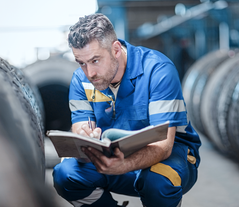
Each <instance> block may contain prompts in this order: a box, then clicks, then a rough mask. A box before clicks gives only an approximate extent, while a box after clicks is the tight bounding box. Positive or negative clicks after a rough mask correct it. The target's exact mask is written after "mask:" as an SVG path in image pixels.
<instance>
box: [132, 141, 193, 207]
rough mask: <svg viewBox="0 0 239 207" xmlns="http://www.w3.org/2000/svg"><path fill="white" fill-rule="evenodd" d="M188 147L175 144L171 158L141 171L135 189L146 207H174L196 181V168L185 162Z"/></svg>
mask: <svg viewBox="0 0 239 207" xmlns="http://www.w3.org/2000/svg"><path fill="white" fill-rule="evenodd" d="M187 154H188V147H187V146H185V145H183V144H179V143H175V144H174V147H173V151H172V154H171V156H170V157H169V158H168V159H167V160H164V161H163V162H161V163H158V164H155V165H153V166H151V167H150V168H147V169H145V170H142V171H141V172H140V173H139V174H138V176H137V179H136V182H135V188H136V190H137V191H138V192H139V195H140V197H141V201H142V202H143V204H144V205H145V206H146V207H158V206H164V207H176V206H177V205H178V204H179V202H180V201H181V199H182V195H183V194H184V193H186V192H187V191H188V190H189V189H191V187H192V186H193V185H194V183H195V182H196V179H197V169H196V167H195V166H194V165H193V164H191V163H189V162H188V161H187Z"/></svg>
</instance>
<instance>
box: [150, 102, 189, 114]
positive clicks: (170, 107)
mask: <svg viewBox="0 0 239 207" xmlns="http://www.w3.org/2000/svg"><path fill="white" fill-rule="evenodd" d="M182 111H186V110H185V105H184V101H183V100H179V99H175V100H164V101H162V100H160V101H154V102H150V103H149V115H153V114H159V113H168V112H182Z"/></svg>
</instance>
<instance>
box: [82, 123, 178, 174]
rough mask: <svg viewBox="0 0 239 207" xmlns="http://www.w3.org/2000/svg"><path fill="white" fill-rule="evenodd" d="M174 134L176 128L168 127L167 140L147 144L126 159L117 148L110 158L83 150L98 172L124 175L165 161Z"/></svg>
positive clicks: (95, 151) (169, 153)
mask: <svg viewBox="0 0 239 207" xmlns="http://www.w3.org/2000/svg"><path fill="white" fill-rule="evenodd" d="M175 133H176V127H169V129H168V134H167V139H165V140H163V141H159V142H155V143H152V144H149V145H147V146H146V147H144V148H142V149H141V150H139V151H137V152H135V153H134V154H132V155H130V156H129V157H127V158H126V159H124V154H123V153H122V152H121V151H120V150H119V149H118V148H116V149H115V152H114V154H115V156H113V157H110V158H108V157H106V156H104V155H103V154H102V153H101V152H99V151H98V150H96V149H93V148H83V150H84V152H85V154H86V155H87V156H88V157H89V158H90V160H91V161H92V163H94V165H95V166H96V168H97V171H98V172H100V173H103V174H112V175H118V174H124V173H127V172H130V171H133V170H138V169H144V168H147V167H150V166H152V165H154V164H156V163H158V162H160V161H162V160H165V159H167V158H168V157H169V156H170V155H171V152H172V148H173V144H174V139H175Z"/></svg>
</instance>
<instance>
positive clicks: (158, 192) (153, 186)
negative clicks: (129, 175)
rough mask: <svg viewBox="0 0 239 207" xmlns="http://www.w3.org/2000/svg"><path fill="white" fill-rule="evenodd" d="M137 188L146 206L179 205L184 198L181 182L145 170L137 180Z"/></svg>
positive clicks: (171, 206)
mask: <svg viewBox="0 0 239 207" xmlns="http://www.w3.org/2000/svg"><path fill="white" fill-rule="evenodd" d="M135 188H136V190H137V191H138V192H139V194H140V197H141V200H142V202H143V204H144V205H145V206H150V207H158V206H165V207H167V206H170V207H173V206H175V207H176V206H177V205H178V203H179V202H180V200H181V199H182V187H181V184H180V183H179V182H177V180H176V181H173V180H172V179H171V180H170V179H169V178H167V177H166V175H162V174H158V173H157V172H152V171H151V170H150V169H146V170H143V171H142V172H141V174H140V175H139V177H138V178H137V180H136V183H135Z"/></svg>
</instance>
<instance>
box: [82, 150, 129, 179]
mask: <svg viewBox="0 0 239 207" xmlns="http://www.w3.org/2000/svg"><path fill="white" fill-rule="evenodd" d="M82 150H83V151H84V153H85V154H86V155H87V156H88V157H89V159H90V160H91V162H92V163H93V164H94V165H95V167H96V169H97V171H98V172H99V173H102V174H108V175H120V174H124V173H126V172H127V167H126V164H125V159H124V154H123V153H122V152H121V151H120V150H119V148H115V149H114V155H113V156H112V157H110V158H108V157H106V156H105V155H104V154H103V153H102V152H100V151H99V150H97V149H94V148H92V147H82Z"/></svg>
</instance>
